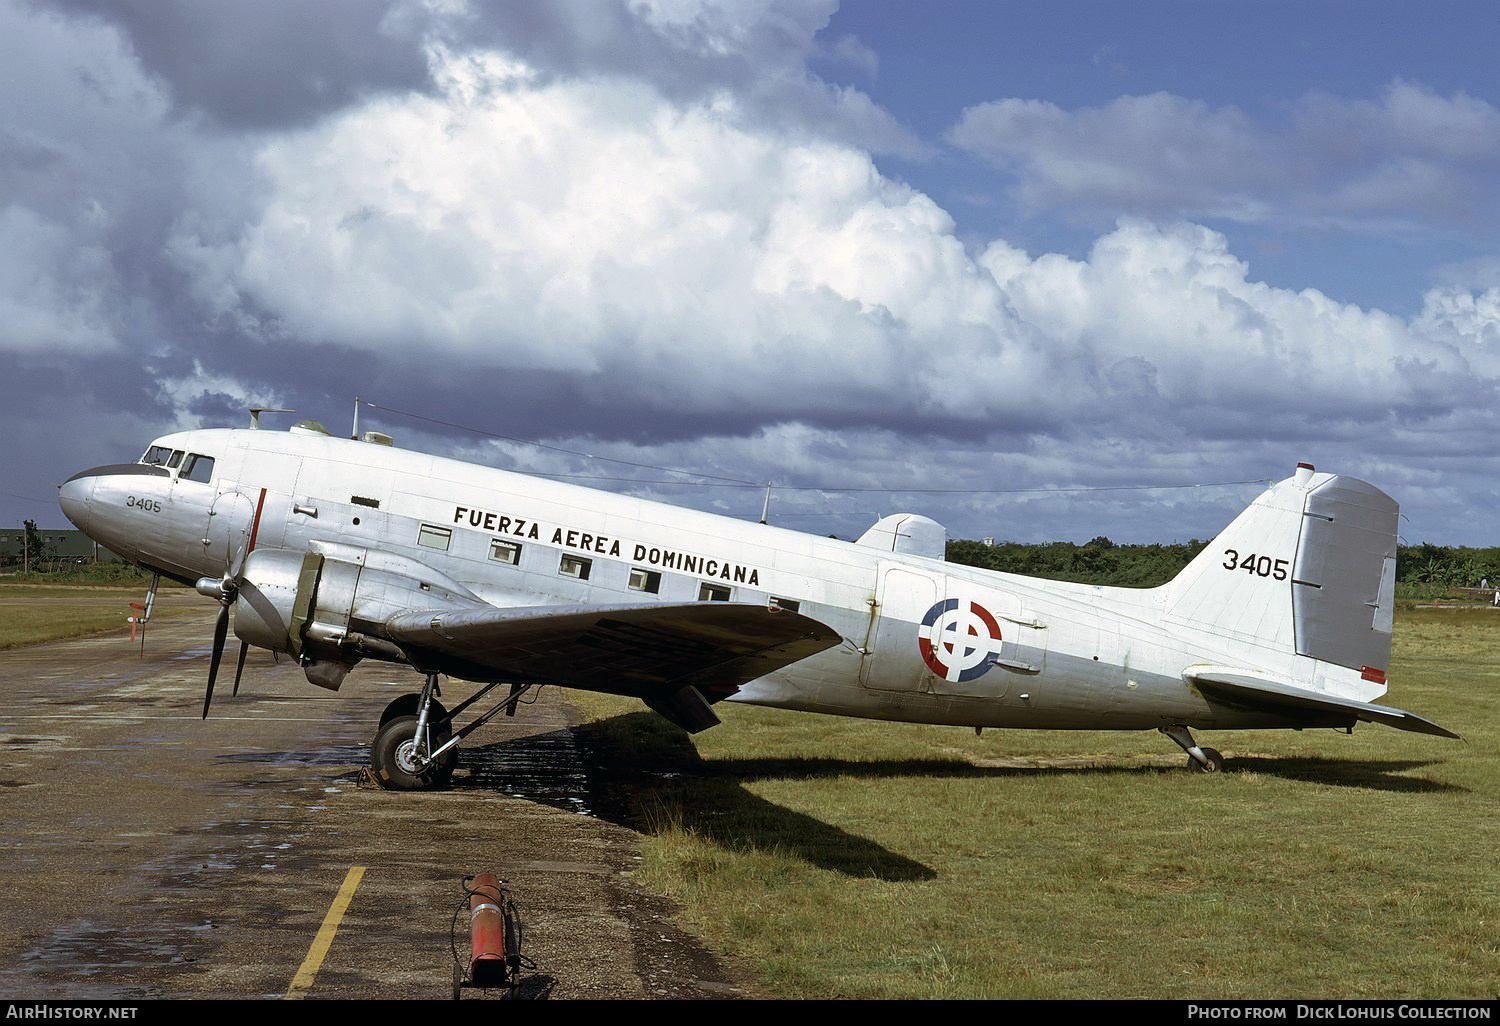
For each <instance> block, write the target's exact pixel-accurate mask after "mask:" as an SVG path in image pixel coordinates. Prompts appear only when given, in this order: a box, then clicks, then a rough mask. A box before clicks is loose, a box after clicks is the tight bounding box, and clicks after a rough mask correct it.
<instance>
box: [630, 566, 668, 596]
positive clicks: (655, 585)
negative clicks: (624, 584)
mask: <svg viewBox="0 0 1500 1026" xmlns="http://www.w3.org/2000/svg"><path fill="white" fill-rule="evenodd" d="M630 590H631V591H649V592H651V594H653V595H655V594H656V593H657V592H659V591H661V574H660V573H659V572H657V571H655V570H642V569H641V568H640V567H635V568H633V569H632V570H631V571H630Z"/></svg>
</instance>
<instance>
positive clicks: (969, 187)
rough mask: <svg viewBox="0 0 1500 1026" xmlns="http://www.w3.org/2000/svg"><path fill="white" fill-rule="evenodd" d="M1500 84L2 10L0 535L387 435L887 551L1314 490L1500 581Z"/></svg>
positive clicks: (1348, 22) (383, 25) (900, 38)
mask: <svg viewBox="0 0 1500 1026" xmlns="http://www.w3.org/2000/svg"><path fill="white" fill-rule="evenodd" d="M1497 53H1500V7H1496V6H1494V5H1493V4H1489V3H1445V2H1441V0H1436V2H1431V3H1424V4H1417V3H1387V2H1381V0H1360V2H1358V3H1356V2H1353V0H1350V2H1342V3H1333V2H1327V3H1321V4H1320V3H1316V2H1307V0H1300V2H1295V3H1293V2H1277V0H1260V2H1256V3H1249V2H1246V3H1233V2H1229V0H1223V2H1210V0H1202V2H1177V3H1163V2H1155V3H1152V2H1145V3H1131V4H1113V3H1103V2H1086V3H1085V2H1070V0H1062V2H1049V3H1047V4H1037V3H1031V2H1025V3H1022V2H1013V3H1012V2H999V0H996V2H978V0H974V2H965V3H960V2H955V0H924V2H923V3H921V4H915V3H897V2H894V0H887V2H873V0H863V2H859V3H849V4H847V5H844V6H842V7H841V6H840V5H839V4H838V3H836V2H834V0H739V2H735V0H550V2H548V3H538V2H535V0H518V2H512V3H502V2H484V3H480V2H479V0H467V2H466V0H387V2H376V0H321V2H318V3H308V2H306V0H257V2H256V3H219V2H208V0H199V2H190V0H108V2H106V0H0V356H3V360H4V364H3V366H4V368H5V372H4V373H3V374H0V425H3V427H4V431H5V436H6V439H7V443H8V452H9V455H8V456H7V457H6V459H5V462H4V467H5V475H4V481H3V483H0V523H4V524H7V525H12V526H13V525H15V524H16V523H18V522H19V521H20V520H21V519H23V518H34V519H37V520H38V521H39V522H40V523H41V524H42V525H43V526H44V527H50V526H64V525H65V521H64V519H63V518H62V516H61V513H60V512H59V511H58V510H57V507H56V501H55V489H54V487H53V486H54V485H55V483H56V482H58V481H61V480H62V479H64V478H65V477H67V476H68V475H69V474H70V473H72V472H73V471H75V470H79V469H82V468H85V467H88V466H93V465H97V464H101V463H109V462H118V461H120V460H125V459H133V458H135V457H136V456H138V455H139V454H140V452H141V451H142V450H143V449H144V447H145V445H146V443H147V442H148V441H149V440H150V439H151V438H152V437H153V436H155V435H158V434H161V433H164V432H166V431H169V430H173V429H176V428H180V427H193V426H200V425H201V426H240V425H243V424H245V423H246V422H247V417H246V414H245V412H244V411H245V408H246V407H248V406H251V405H262V406H286V407H292V408H295V409H296V410H297V411H298V413H297V416H299V417H314V418H317V419H319V420H321V421H323V422H324V423H326V424H327V425H328V426H329V427H330V429H332V430H334V431H335V432H342V433H347V432H348V430H349V427H350V419H351V415H352V413H353V409H354V397H355V396H360V397H362V398H363V399H365V400H366V401H367V402H369V403H373V404H375V406H374V407H366V408H364V410H363V411H362V413H361V427H362V428H379V429H382V430H385V431H388V432H389V433H391V434H393V435H395V436H396V439H397V443H398V444H400V445H405V446H408V447H412V448H421V449H424V450H428V451H434V452H441V453H446V454H451V455H457V456H461V457H464V458H471V459H477V460H480V461H484V462H489V463H493V464H495V465H497V466H505V467H515V468H519V469H525V470H531V471H537V472H546V473H557V474H568V475H575V476H576V478H577V479H580V480H584V481H585V482H588V481H592V482H593V483H595V484H596V485H598V486H601V487H608V488H612V489H618V490H625V491H630V492H632V493H635V494H640V495H647V496H653V497H658V498H663V499H667V500H669V501H674V502H680V503H684V504H689V505H693V506H697V507H701V508H705V509H714V510H718V511H721V512H725V513H728V514H731V515H737V516H747V517H754V516H757V515H758V514H759V512H760V508H761V503H762V502H763V500H764V490H763V488H757V487H753V486H747V484H745V483H749V484H750V485H753V483H755V482H772V483H773V484H774V485H775V488H774V489H773V499H772V504H771V512H772V515H773V518H774V519H773V522H775V523H777V524H780V525H782V526H787V527H793V528H796V529H799V530H807V531H815V532H818V533H838V534H840V535H843V536H846V537H847V536H853V535H856V534H858V533H859V532H860V531H861V530H863V529H864V528H865V527H866V526H868V525H869V524H870V523H871V522H872V520H873V517H874V515H875V514H883V513H890V512H897V511H901V510H907V509H909V510H914V511H917V512H923V513H926V514H928V515H930V516H933V517H935V518H937V519H938V520H940V521H942V522H944V523H945V524H947V525H948V527H949V530H950V533H951V534H953V535H954V536H958V537H983V536H987V535H992V536H996V537H1000V538H1009V539H1015V540H1023V541H1038V540H1047V539H1054V538H1061V539H1071V540H1075V541H1086V540H1087V539H1089V538H1091V537H1093V536H1095V535H1099V534H1105V535H1108V536H1109V537H1111V538H1113V539H1115V540H1116V541H1172V540H1186V539H1188V538H1191V537H1208V536H1210V535H1212V534H1213V533H1215V532H1216V531H1217V530H1219V529H1220V528H1221V527H1222V526H1223V525H1224V524H1225V523H1226V522H1227V521H1228V519H1229V518H1230V517H1231V516H1232V515H1233V513H1234V512H1235V511H1237V509H1238V508H1239V507H1240V506H1242V505H1243V504H1244V503H1245V502H1247V501H1248V500H1249V499H1250V498H1251V497H1253V495H1254V494H1255V493H1256V492H1257V491H1258V486H1256V485H1254V484H1249V483H1245V482H1253V481H1256V480H1261V479H1271V478H1279V477H1283V476H1286V475H1287V474H1289V473H1291V471H1292V470H1293V469H1294V467H1295V465H1296V463H1297V462H1298V461H1299V460H1305V461H1310V462H1313V463H1316V464H1317V465H1318V467H1319V469H1323V470H1333V471H1337V472H1340V473H1348V474H1353V475H1356V476H1360V477H1363V478H1365V479H1367V480H1370V481H1372V482H1374V483H1376V484H1377V485H1379V486H1381V487H1383V488H1384V489H1386V490H1387V491H1389V492H1390V493H1391V494H1392V495H1394V496H1395V497H1396V498H1397V499H1398V500H1399V501H1400V502H1401V504H1402V509H1403V513H1404V514H1405V515H1406V518H1407V519H1406V520H1404V521H1403V524H1402V535H1403V538H1404V540H1406V541H1408V542H1413V543H1415V542H1418V541H1424V540H1426V541H1435V542H1443V543H1450V544H1476V545H1477V544H1500V530H1497V526H1500V523H1497V517H1496V511H1497V509H1500V457H1497V450H1500V202H1497V200H1500V195H1497V194H1500V70H1497V69H1500V61H1497V59H1496V56H1495V55H1496V54H1497ZM272 420H273V418H270V417H268V418H267V423H271V422H272ZM290 420H291V418H286V417H283V418H280V419H279V423H280V426H285V425H286V424H287V423H289V422H290ZM506 439H521V440H529V441H537V442H542V443H545V444H546V445H547V446H550V448H539V447H535V446H530V445H524V444H520V443H519V442H516V441H507V440H506ZM570 451H571V452H587V453H591V454H595V455H598V456H607V457H611V458H613V459H614V460H616V461H619V462H605V461H601V460H589V459H584V458H582V457H580V456H576V455H571V454H570ZM659 467H666V468H678V469H682V470H688V471H694V472H697V473H699V474H701V475H707V476H702V477H691V476H687V475H683V474H676V473H665V472H663V471H661V470H655V469H650V468H659ZM724 479H728V480H727V481H726V480H724ZM734 482H741V484H735V483H734ZM1141 486H1152V487H1149V488H1148V487H1141Z"/></svg>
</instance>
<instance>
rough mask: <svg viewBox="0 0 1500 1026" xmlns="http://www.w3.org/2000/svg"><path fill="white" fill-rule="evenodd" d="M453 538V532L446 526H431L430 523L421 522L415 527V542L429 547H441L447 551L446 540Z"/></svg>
mask: <svg viewBox="0 0 1500 1026" xmlns="http://www.w3.org/2000/svg"><path fill="white" fill-rule="evenodd" d="M452 539H453V532H452V531H451V530H450V529H448V528H446V527H433V526H432V525H431V524H423V525H422V526H421V527H420V528H418V529H417V544H418V545H425V546H427V547H428V548H429V549H441V550H442V551H444V552H447V551H448V542H449V541H451V540H452Z"/></svg>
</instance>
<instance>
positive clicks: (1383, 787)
mask: <svg viewBox="0 0 1500 1026" xmlns="http://www.w3.org/2000/svg"><path fill="white" fill-rule="evenodd" d="M1441 761H1442V760H1440V759H1405V760H1402V759H1357V760H1350V759H1324V758H1318V757H1305V756H1304V757H1301V758H1274V757H1271V756H1262V755H1242V756H1237V757H1235V758H1231V759H1229V760H1228V762H1226V763H1225V765H1224V772H1225V773H1263V774H1265V775H1266V776H1268V777H1281V778H1282V779H1284V780H1306V781H1308V782H1309V783H1314V784H1324V785H1326V786H1329V787H1357V788H1363V789H1365V790H1371V791H1395V792H1405V793H1408V794H1437V793H1441V792H1453V791H1457V792H1463V791H1466V790H1467V788H1464V787H1460V786H1458V785H1457V784H1443V783H1438V782H1437V781H1433V780H1424V779H1422V778H1420V777H1410V776H1405V775H1404V774H1405V773H1406V772H1407V771H1409V770H1418V769H1424V768H1426V767H1428V766H1435V765H1438V764H1439V763H1440V762H1441Z"/></svg>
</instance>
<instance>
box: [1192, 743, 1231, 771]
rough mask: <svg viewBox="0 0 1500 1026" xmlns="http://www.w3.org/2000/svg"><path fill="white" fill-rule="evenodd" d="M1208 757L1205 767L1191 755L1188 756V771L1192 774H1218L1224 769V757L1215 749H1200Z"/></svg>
mask: <svg viewBox="0 0 1500 1026" xmlns="http://www.w3.org/2000/svg"><path fill="white" fill-rule="evenodd" d="M1202 752H1203V754H1204V755H1206V756H1207V757H1208V765H1207V766H1205V765H1203V763H1201V762H1199V761H1198V760H1197V759H1195V758H1193V757H1192V756H1191V755H1189V756H1188V769H1190V770H1192V771H1193V772H1194V773H1218V772H1221V771H1222V770H1223V769H1224V756H1223V754H1222V753H1221V752H1220V751H1219V750H1218V749H1217V748H1204V749H1202Z"/></svg>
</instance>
